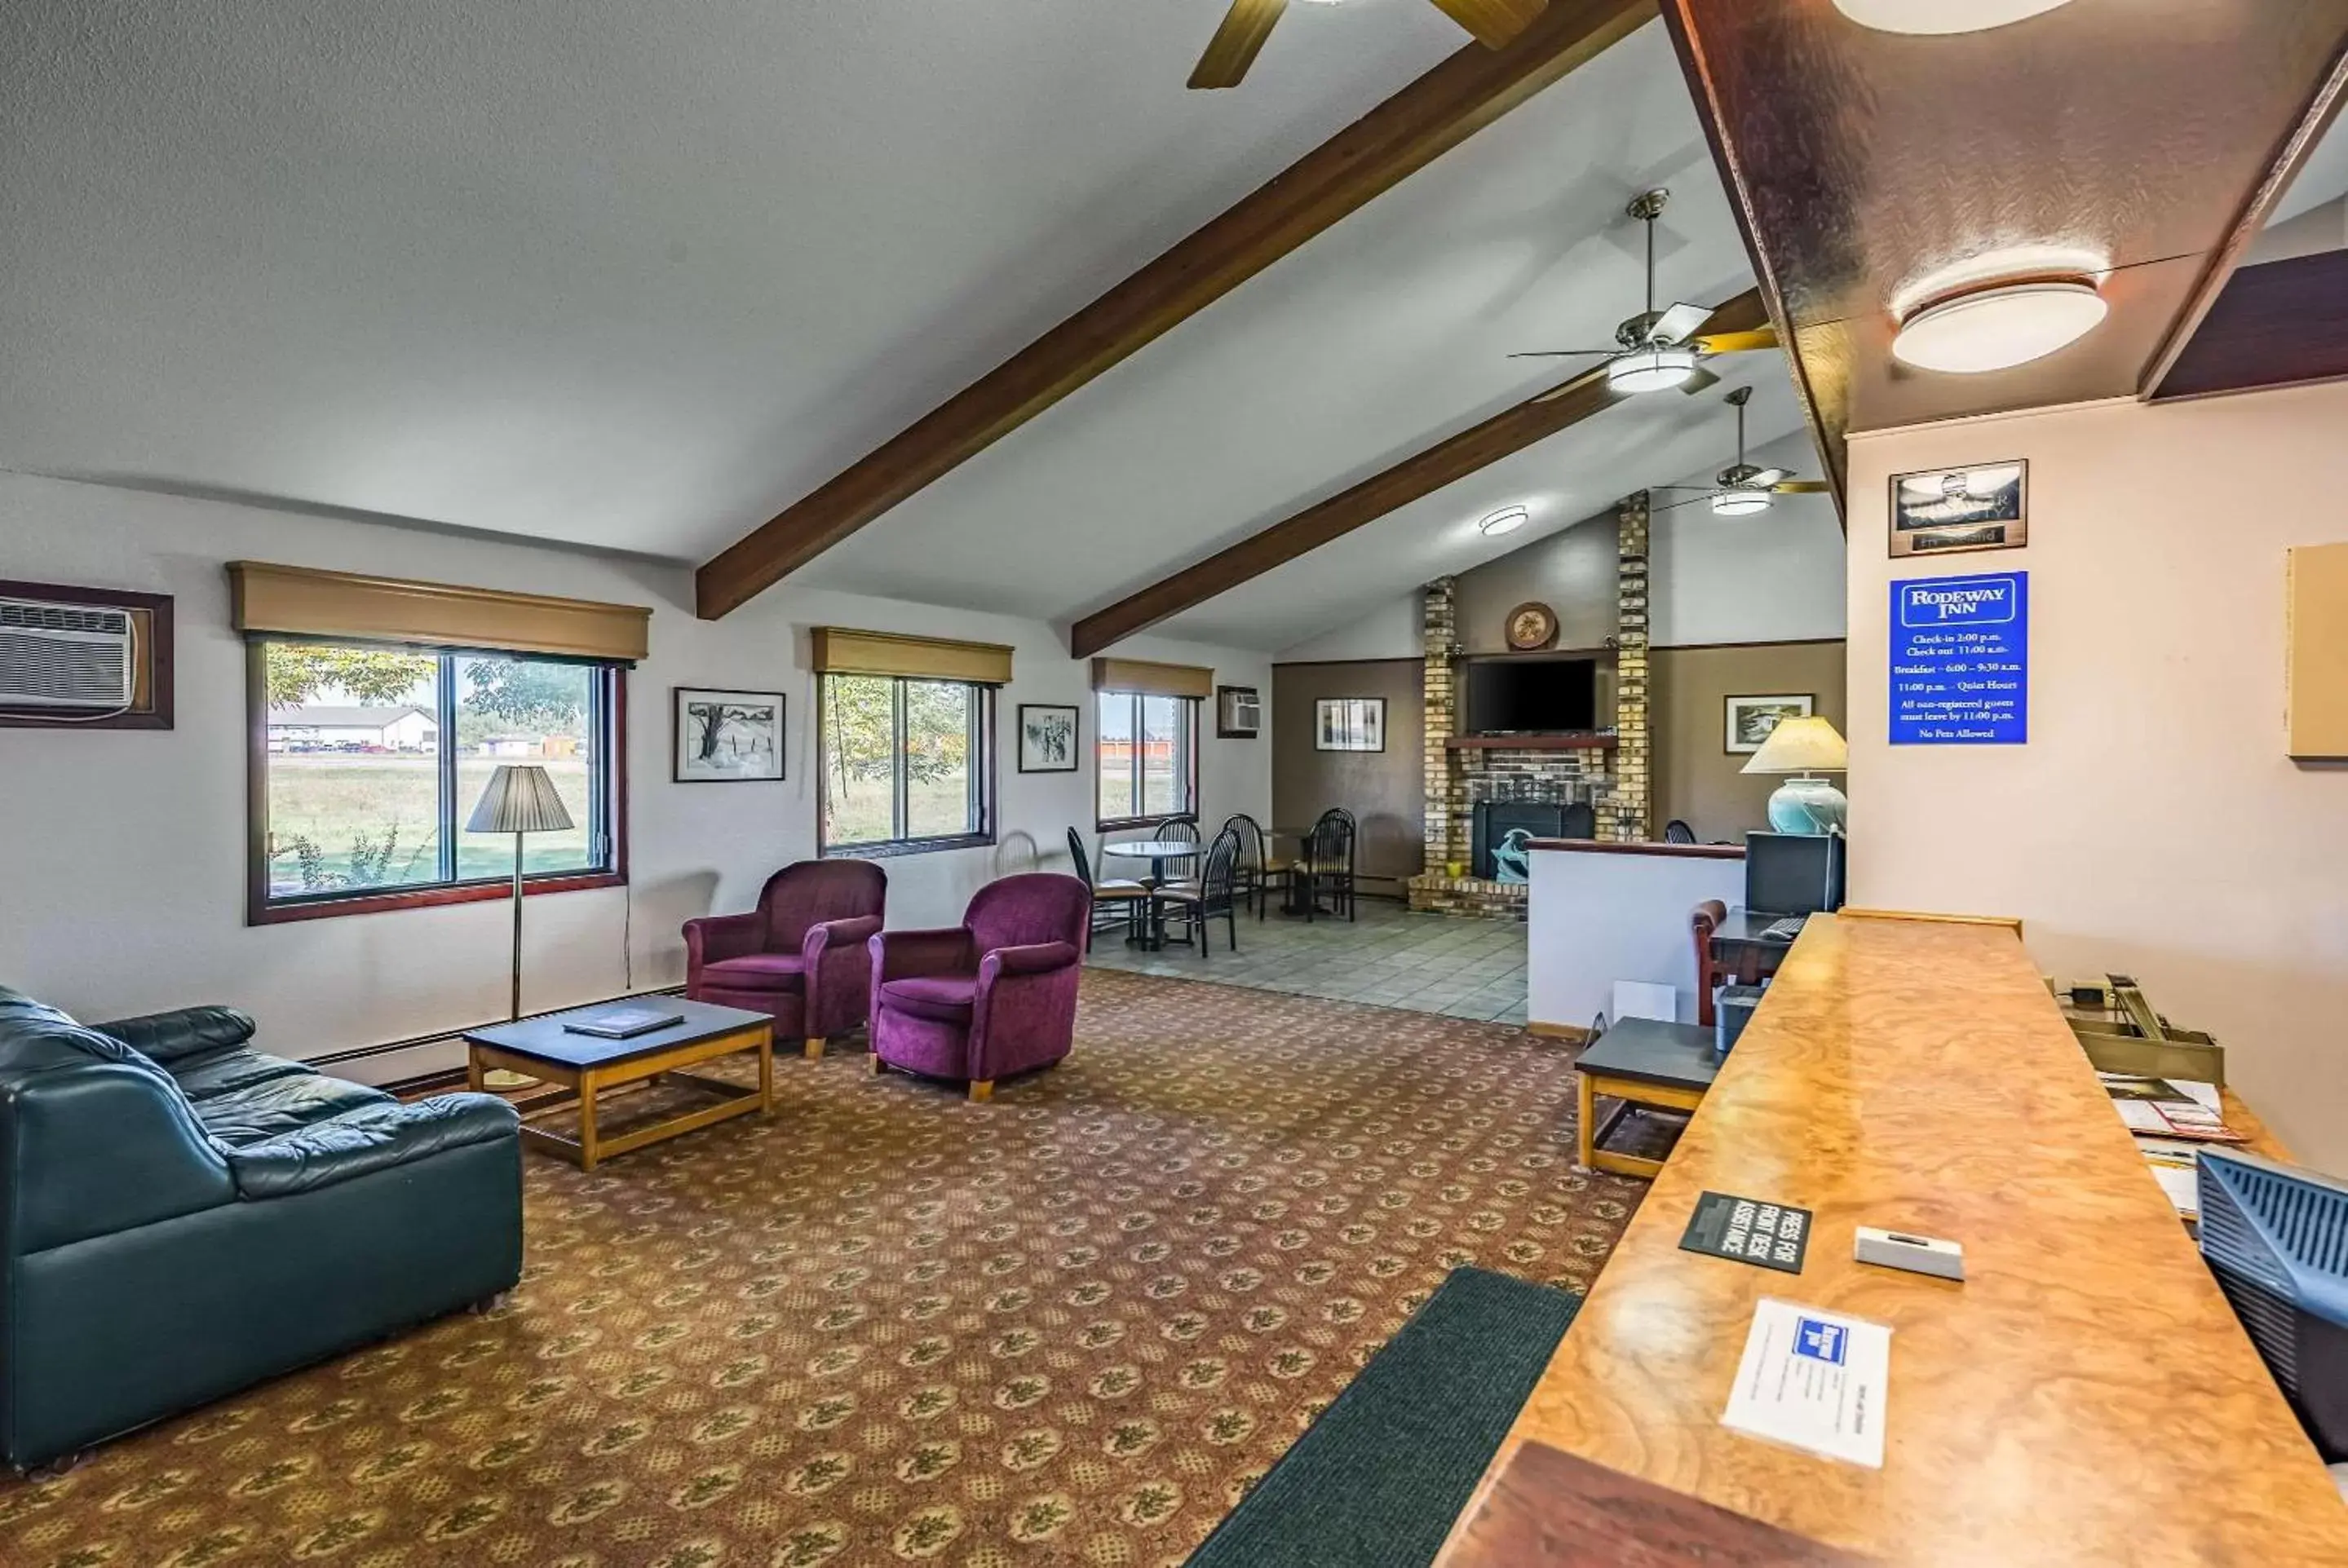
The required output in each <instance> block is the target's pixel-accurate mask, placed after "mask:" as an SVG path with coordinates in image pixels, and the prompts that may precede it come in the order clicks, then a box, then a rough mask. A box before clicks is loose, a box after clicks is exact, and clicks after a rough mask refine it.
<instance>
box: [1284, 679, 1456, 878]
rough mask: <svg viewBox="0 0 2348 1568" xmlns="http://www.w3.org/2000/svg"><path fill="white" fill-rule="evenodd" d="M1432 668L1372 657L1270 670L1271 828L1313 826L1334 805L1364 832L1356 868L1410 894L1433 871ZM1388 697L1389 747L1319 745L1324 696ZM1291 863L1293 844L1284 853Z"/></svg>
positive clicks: (1387, 724)
mask: <svg viewBox="0 0 2348 1568" xmlns="http://www.w3.org/2000/svg"><path fill="white" fill-rule="evenodd" d="M1337 697H1383V698H1385V702H1386V749H1385V751H1383V752H1324V751H1320V750H1317V749H1316V748H1315V747H1314V745H1313V722H1314V712H1315V707H1314V705H1315V704H1316V703H1318V702H1321V701H1322V700H1323V699H1324V698H1337ZM1269 733H1270V736H1271V740H1272V815H1273V817H1275V818H1276V819H1277V820H1276V821H1272V822H1268V823H1266V824H1264V825H1265V826H1266V827H1310V826H1311V825H1313V821H1314V819H1316V818H1317V817H1319V816H1320V815H1321V814H1322V813H1323V812H1324V811H1326V810H1328V809H1329V808H1330V807H1331V806H1333V805H1342V806H1344V808H1345V809H1346V810H1347V811H1350V812H1352V813H1353V814H1354V817H1355V818H1356V819H1358V820H1359V821H1360V823H1361V825H1362V836H1361V841H1360V843H1359V844H1358V845H1356V846H1355V850H1354V869H1355V871H1356V872H1357V873H1358V875H1360V876H1362V877H1363V878H1364V879H1365V880H1366V881H1373V882H1378V883H1390V884H1392V886H1375V887H1373V888H1371V889H1370V891H1372V892H1392V893H1399V892H1401V891H1402V886H1401V885H1402V883H1403V882H1404V881H1405V880H1406V878H1409V877H1412V876H1417V875H1418V874H1419V873H1420V872H1421V871H1423V870H1425V869H1426V661H1424V660H1419V659H1364V660H1353V661H1345V662H1344V663H1336V664H1275V665H1273V666H1272V727H1271V730H1270V732H1269ZM1279 848H1280V850H1281V852H1282V853H1284V854H1290V855H1293V854H1294V853H1295V852H1296V846H1295V845H1294V844H1293V843H1288V844H1282V845H1280V846H1279Z"/></svg>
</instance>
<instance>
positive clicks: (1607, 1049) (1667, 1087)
mask: <svg viewBox="0 0 2348 1568" xmlns="http://www.w3.org/2000/svg"><path fill="white" fill-rule="evenodd" d="M1712 1041H1713V1035H1712V1030H1708V1029H1705V1028H1704V1027H1703V1026H1702V1025H1700V1024H1693V1023H1665V1022H1663V1020H1660V1019H1651V1018H1626V1019H1624V1020H1622V1021H1621V1022H1620V1023H1617V1024H1616V1025H1614V1027H1613V1028H1612V1029H1610V1030H1607V1031H1606V1032H1605V1033H1604V1034H1601V1035H1600V1036H1599V1037H1598V1041H1597V1043H1596V1044H1594V1045H1592V1046H1591V1048H1590V1049H1589V1050H1585V1051H1583V1052H1582V1053H1581V1060H1580V1061H1576V1062H1575V1063H1574V1070H1575V1071H1577V1072H1579V1073H1580V1074H1581V1163H1582V1164H1583V1165H1584V1166H1586V1167H1587V1168H1589V1169H1591V1170H1593V1171H1612V1172H1614V1173H1616V1174H1618V1175H1624V1176H1644V1177H1647V1178H1649V1179H1650V1180H1652V1179H1653V1178H1654V1177H1655V1176H1657V1175H1659V1174H1661V1173H1662V1172H1663V1162H1662V1161H1661V1160H1650V1159H1648V1158H1646V1157H1645V1156H1644V1155H1641V1154H1618V1153H1614V1152H1613V1151H1612V1150H1611V1149H1607V1148H1605V1147H1603V1146H1602V1145H1603V1144H1604V1143H1605V1140H1606V1134H1607V1133H1609V1132H1612V1131H1613V1130H1614V1124H1615V1123H1616V1122H1620V1121H1621V1120H1622V1118H1623V1116H1624V1115H1625V1114H1626V1113H1628V1112H1629V1111H1630V1110H1631V1108H1632V1106H1633V1105H1656V1106H1661V1107H1663V1109H1665V1110H1668V1111H1693V1110H1694V1109H1695V1108H1696V1106H1697V1104H1698V1103H1699V1102H1701V1101H1702V1100H1703V1099H1704V1091H1705V1090H1707V1089H1709V1088H1711V1087H1712V1081H1713V1079H1714V1077H1715V1076H1716V1075H1717V1074H1718V1073H1719V1071H1720V1058H1719V1056H1718V1055H1717V1054H1716V1053H1715V1051H1714V1050H1713V1044H1712ZM1601 1095H1604V1096H1606V1097H1607V1098H1609V1099H1612V1100H1614V1101H1617V1102H1619V1103H1617V1104H1616V1105H1615V1107H1614V1108H1613V1110H1612V1111H1610V1112H1608V1113H1607V1115H1606V1119H1605V1121H1604V1122H1600V1121H1599V1120H1598V1112H1597V1101H1598V1098H1599V1096H1601Z"/></svg>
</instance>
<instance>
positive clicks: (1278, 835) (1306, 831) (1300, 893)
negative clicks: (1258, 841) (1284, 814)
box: [1263, 827, 1318, 916]
mask: <svg viewBox="0 0 2348 1568" xmlns="http://www.w3.org/2000/svg"><path fill="white" fill-rule="evenodd" d="M1263 836H1264V839H1265V841H1266V842H1268V843H1272V844H1278V843H1280V842H1281V841H1282V840H1286V841H1287V842H1289V843H1292V844H1294V845H1296V853H1295V854H1294V855H1292V856H1286V857H1285V858H1283V857H1282V856H1277V855H1274V856H1270V857H1268V858H1267V860H1266V862H1265V865H1264V873H1265V875H1266V876H1269V875H1271V873H1272V867H1273V866H1274V864H1279V865H1284V866H1288V867H1289V876H1288V880H1287V882H1286V883H1285V885H1284V888H1283V893H1282V898H1281V902H1280V904H1279V906H1278V907H1279V909H1280V912H1281V913H1282V914H1283V915H1291V916H1295V915H1306V914H1313V913H1317V912H1318V911H1317V910H1313V909H1310V908H1308V907H1307V905H1308V904H1309V902H1310V900H1311V898H1312V889H1311V884H1310V883H1309V882H1308V881H1307V879H1306V878H1304V877H1303V876H1297V875H1296V874H1295V867H1296V866H1299V865H1300V864H1302V863H1303V861H1304V860H1305V859H1307V858H1308V857H1309V855H1310V852H1311V850H1312V848H1313V829H1312V828H1310V827H1267V828H1265V829H1264V830H1263Z"/></svg>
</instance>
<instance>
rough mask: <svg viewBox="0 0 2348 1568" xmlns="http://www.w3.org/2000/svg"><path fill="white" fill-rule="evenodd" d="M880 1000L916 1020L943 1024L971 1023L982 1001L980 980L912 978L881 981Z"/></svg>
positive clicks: (961, 976)
mask: <svg viewBox="0 0 2348 1568" xmlns="http://www.w3.org/2000/svg"><path fill="white" fill-rule="evenodd" d="M880 998H881V1000H882V1001H884V1002H886V1003H887V1004H888V1005H889V1006H891V1007H892V1008H895V1009H898V1010H899V1011H901V1012H908V1013H911V1014H912V1015H913V1016H914V1017H915V1018H926V1019H934V1020H937V1021H938V1022H940V1023H968V1022H969V1021H970V1013H971V1008H972V1006H973V1003H975V1002H976V1000H977V999H978V977H977V976H976V975H909V976H907V977H906V978H905V979H901V980H885V981H883V982H881V986H880Z"/></svg>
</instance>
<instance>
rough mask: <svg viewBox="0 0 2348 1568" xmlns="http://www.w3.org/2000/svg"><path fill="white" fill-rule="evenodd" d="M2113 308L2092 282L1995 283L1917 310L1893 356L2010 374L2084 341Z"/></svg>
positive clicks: (1949, 369)
mask: <svg viewBox="0 0 2348 1568" xmlns="http://www.w3.org/2000/svg"><path fill="white" fill-rule="evenodd" d="M2108 309H2109V307H2108V306H2106V304H2105V303H2104V297H2103V296H2102V295H2101V294H2099V293H2097V292H2096V287H2095V285H2094V284H2093V283H2090V282H2085V281H2084V280H2065V279H2051V280H2048V279H2041V280H2035V281H2033V282H2020V283H1998V284H1993V285H1992V286H1990V287H1988V288H1985V289H1975V290H1972V291H1969V292H1965V293H1962V294H1958V295H1955V296H1953V297H1952V298H1950V299H1945V300H1940V301H1936V302H1933V303H1931V304H1928V305H1926V306H1924V307H1923V308H1922V309H1921V310H1918V311H1916V312H1914V313H1912V314H1910V316H1909V317H1908V319H1907V320H1906V321H1904V322H1902V323H1900V333H1899V335H1898V336H1897V337H1894V338H1893V339H1892V340H1891V354H1892V357H1893V358H1895V359H1897V360H1898V361H1900V364H1906V365H1912V366H1914V367H1915V368H1916V369H1918V370H1934V371H1941V372H1945V373H1947V374H1952V375H1978V374H1982V372H1984V371H1992V370H2009V369H2011V368H2013V366H2015V365H2017V364H2029V363H2030V362H2031V361H2032V360H2034V359H2044V358H2045V357H2046V356H2047V355H2048V354H2053V353H2054V352H2055V350H2057V349H2060V348H2066V347H2068V346H2069V345H2070V344H2072V343H2076V342H2078V341H2079V339H2081V338H2083V337H2085V336H2086V335H2087V333H2091V332H2093V331H2094V330H2095V329H2096V326H2097V325H2098V324H2100V323H2102V321H2103V319H2104V316H2105V314H2106V312H2107V311H2108Z"/></svg>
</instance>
